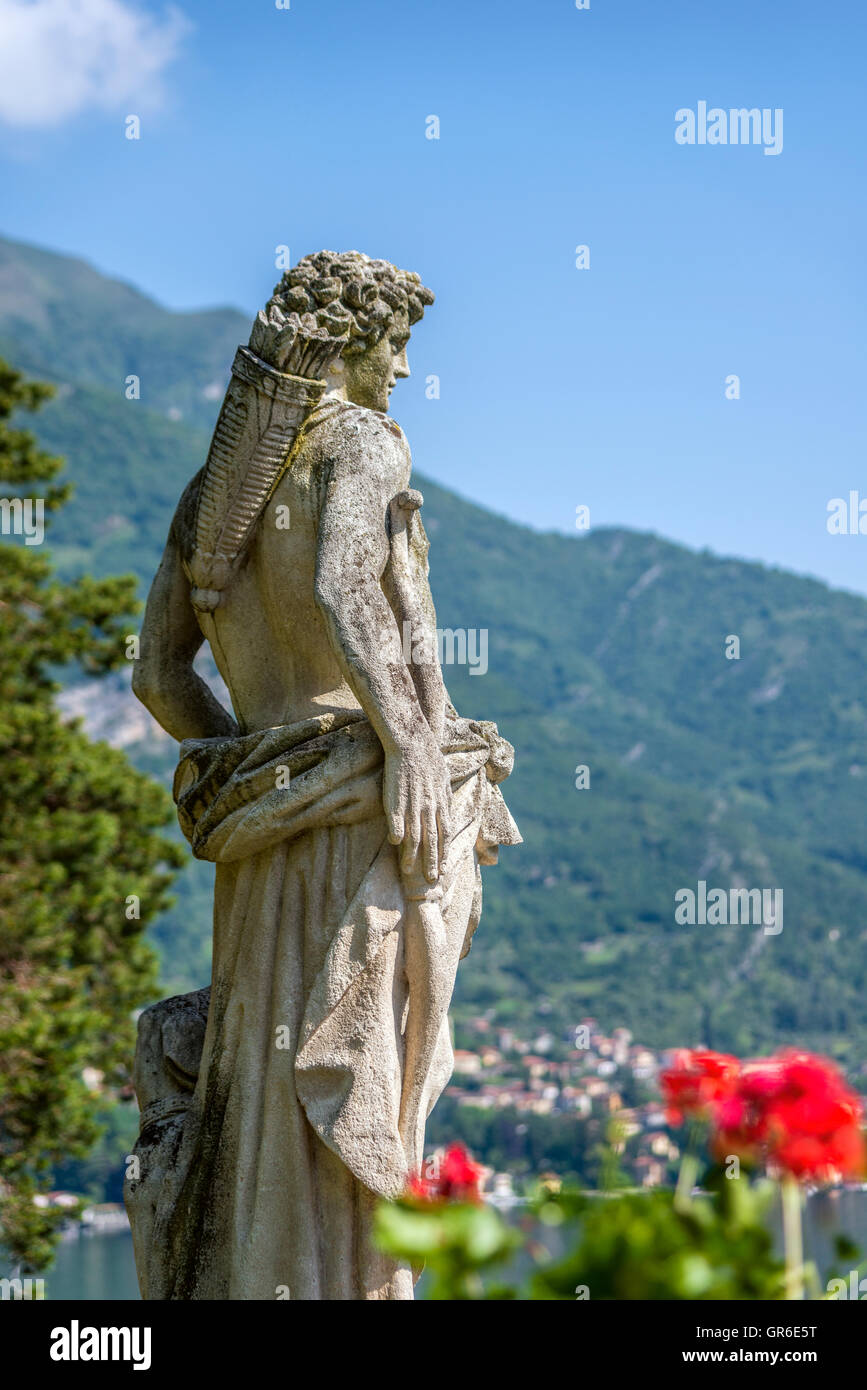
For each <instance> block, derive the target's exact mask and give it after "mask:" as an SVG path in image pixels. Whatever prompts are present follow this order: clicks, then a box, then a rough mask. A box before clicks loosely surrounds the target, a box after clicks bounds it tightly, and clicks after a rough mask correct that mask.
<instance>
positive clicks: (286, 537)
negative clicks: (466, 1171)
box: [125, 251, 520, 1299]
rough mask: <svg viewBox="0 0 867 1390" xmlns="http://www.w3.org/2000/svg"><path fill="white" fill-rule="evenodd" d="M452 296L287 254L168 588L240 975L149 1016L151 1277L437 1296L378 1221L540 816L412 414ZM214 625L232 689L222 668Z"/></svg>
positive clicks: (418, 1157) (145, 1202) (221, 911)
mask: <svg viewBox="0 0 867 1390" xmlns="http://www.w3.org/2000/svg"><path fill="white" fill-rule="evenodd" d="M432 302H433V295H432V294H431V292H430V291H429V290H427V289H426V288H425V287H424V286H423V285H422V284H421V282H420V280H419V277H418V276H417V275H415V274H412V273H410V272H408V271H402V270H398V269H397V268H396V267H394V266H392V265H390V264H389V263H388V262H386V261H381V260H371V259H370V258H369V257H367V256H363V255H361V254H359V253H358V252H355V251H351V252H347V253H345V254H335V253H332V252H330V251H322V252H320V253H319V254H317V255H313V256H307V257H305V258H304V259H303V260H302V261H300V262H299V264H298V265H297V266H296V267H295V268H294V269H293V270H291V271H290V272H288V273H287V274H285V275H284V276H283V279H282V280H281V282H280V283H279V285H278V286H277V288H276V289H275V291H274V295H273V297H272V298H271V300H270V302H269V304H268V306H267V309H266V310H265V311H264V312H260V313H259V315H258V316H257V319H256V322H255V323H254V326H253V331H252V334H251V337H250V343H249V346H248V347H241V348H239V349H238V352H237V355H236V358H235V363H234V366H233V369H232V379H231V382H230V385H229V388H228V390H227V393H226V398H225V401H224V403H223V407H222V410H221V413H220V417H219V420H218V423H217V426H216V430H215V432H214V438H213V441H212V444H211V449H210V452H209V455H208V460H207V463H206V465H205V467H204V468H203V469H202V470H201V472H199V473H198V474H197V475H196V477H195V478H193V480H192V482H191V483H190V484H189V486H188V487H187V489H186V491H185V492H184V494H183V496H182V497H181V500H180V503H179V505H178V508H177V511H176V513H175V517H174V520H173V522H172V526H171V530H170V533H169V538H168V544H167V546H166V550H165V554H164V556H163V560H162V563H161V565H160V569H159V572H158V573H157V576H156V578H155V580H154V583H153V587H152V589H151V593H150V597H149V599H148V604H147V611H146V614H145V618H144V624H143V629H142V634H141V657H140V660H139V661H138V663H137V666H136V671H135V677H134V681H133V688H134V690H135V692H136V694H137V695H138V697H139V699H141V700H142V701H143V702H144V704H145V705H147V707H148V709H149V710H150V711H151V713H152V714H153V715H154V717H155V718H156V719H157V720H158V721H159V722H160V724H161V725H162V726H163V728H164V729H166V730H167V731H168V732H169V733H170V734H172V735H173V736H174V737H175V738H176V739H178V740H179V741H180V743H181V747H180V761H179V765H178V769H177V773H176V776H175V785H174V795H175V800H176V802H177V806H178V815H179V818H180V823H181V826H182V828H183V830H184V833H185V834H186V836H187V838H188V839H189V841H190V844H191V846H192V850H193V853H194V854H195V855H196V856H197V857H199V858H202V859H207V860H210V861H212V862H213V863H214V864H215V865H216V879H215V890H214V955H213V971H212V978H211V987H210V991H208V990H199V991H197V992H195V993H193V994H190V995H186V996H181V997H178V998H174V999H170V1000H166V1001H164V1002H163V1003H161V1004H157V1005H154V1006H153V1007H151V1008H150V1009H147V1010H145V1012H144V1014H143V1015H142V1017H141V1020H140V1023H139V1041H138V1048H137V1054H136V1074H135V1084H136V1093H137V1095H138V1099H139V1104H140V1107H141V1111H142V1117H141V1118H142V1128H141V1133H140V1137H139V1141H138V1144H137V1147H136V1150H135V1158H136V1162H135V1163H134V1164H132V1165H131V1175H130V1177H129V1178H128V1181H127V1186H126V1194H125V1195H126V1203H127V1208H128V1211H129V1214H130V1220H131V1223H132V1228H133V1237H134V1242H135V1254H136V1263H137V1267H138V1274H139V1282H140V1285H141V1290H142V1295H143V1297H144V1298H146V1299H275V1298H292V1299H410V1298H412V1291H413V1276H412V1271H411V1270H410V1269H409V1268H408V1267H405V1266H402V1265H400V1264H399V1263H398V1262H396V1261H394V1260H393V1259H391V1258H390V1257H387V1256H385V1255H383V1254H382V1253H380V1252H379V1251H378V1250H377V1249H376V1248H375V1247H374V1245H373V1242H372V1240H371V1221H372V1216H373V1212H374V1208H375V1205H376V1202H377V1200H378V1199H379V1198H380V1197H382V1196H396V1195H398V1194H399V1193H400V1192H401V1191H402V1190H403V1189H404V1187H405V1184H406V1182H407V1178H408V1176H409V1174H410V1173H411V1172H414V1171H417V1170H418V1169H419V1167H420V1165H421V1162H422V1158H423V1139H424V1126H425V1122H426V1119H427V1116H428V1114H429V1113H430V1111H431V1109H432V1107H433V1105H434V1103H435V1101H436V1099H437V1097H438V1096H439V1094H440V1093H441V1091H442V1089H443V1087H444V1085H445V1084H446V1082H447V1081H448V1078H449V1076H450V1074H451V1069H452V1064H453V1055H452V1049H451V1043H450V1036H449V1029H448V1019H447V1010H448V1006H449V1002H450V999H451V995H452V990H453V988H454V981H455V975H456V971H457V965H458V960H459V959H460V958H461V957H462V956H463V955H465V954H466V952H467V951H468V949H469V946H470V940H471V937H472V935H473V932H474V930H475V928H476V925H477V923H478V921H479V916H480V912H481V874H480V872H479V865H480V864H491V863H495V862H496V857H497V850H498V846H499V845H500V844H515V843H518V842H519V841H520V835H519V834H518V831H517V828H516V826H515V824H514V822H513V820H512V818H511V816H510V815H509V812H508V810H507V808H506V805H505V803H504V801H503V799H502V796H501V794H500V791H499V787H498V783H499V782H501V781H502V780H503V779H504V778H505V777H507V776H508V774H509V771H510V769H511V764H512V758H513V752H512V749H511V747H510V745H509V744H508V743H506V742H505V740H504V739H502V738H500V736H499V735H498V733H497V730H496V727H495V726H494V725H493V724H490V723H481V722H476V721H474V720H468V719H462V718H459V717H458V715H457V713H456V712H455V710H454V708H453V706H452V705H451V702H450V701H449V699H448V695H447V693H446V690H445V686H444V684H443V678H442V672H441V669H440V664H439V660H438V644H437V634H436V615H435V612H434V607H433V602H432V599H431V594H430V589H429V585H428V578H427V575H428V565H427V551H428V543H427V539H426V536H425V533H424V528H423V526H422V522H421V515H420V507H421V503H422V498H421V496H420V494H419V493H418V492H416V491H414V490H413V489H411V488H410V486H409V484H410V453H409V448H408V446H407V442H406V439H405V438H404V435H403V433H402V431H401V430H400V428H399V427H398V426H397V425H396V424H395V423H394V422H393V421H392V420H391V419H390V418H389V416H388V406H389V396H390V394H391V391H392V388H393V387H394V385H395V383H396V381H397V380H398V379H400V378H401V377H406V376H409V368H408V366H407V358H406V349H407V343H408V341H409V336H410V329H411V327H412V326H413V324H415V323H416V322H418V320H420V319H421V317H422V314H423V312H424V308H425V306H427V305H429V304H431V303H432ZM407 638H408V639H409V640H408V641H407ZM205 640H207V642H208V643H209V644H210V647H211V651H212V653H213V657H214V660H215V662H216V665H217V667H218V669H219V671H220V674H221V676H222V677H223V680H224V681H225V683H226V686H227V688H228V690H229V692H230V695H231V701H232V708H233V712H234V714H233V715H230V714H228V713H227V712H226V710H225V709H224V708H223V707H222V705H221V704H220V703H219V701H218V700H217V699H216V697H215V696H214V694H213V693H212V691H211V690H210V689H209V687H208V686H207V685H206V683H205V682H204V681H203V680H202V679H201V677H200V676H199V675H198V674H197V672H196V671H195V670H194V668H193V659H194V657H195V656H196V653H197V652H198V650H199V648H200V647H201V646H202V644H203V641H205Z"/></svg>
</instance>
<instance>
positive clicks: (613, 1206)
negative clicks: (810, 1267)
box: [531, 1177, 784, 1301]
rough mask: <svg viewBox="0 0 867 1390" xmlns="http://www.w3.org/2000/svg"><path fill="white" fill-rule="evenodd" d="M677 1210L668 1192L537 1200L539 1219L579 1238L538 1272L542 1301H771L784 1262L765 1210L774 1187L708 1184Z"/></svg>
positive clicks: (744, 1182) (780, 1285)
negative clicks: (707, 1192) (705, 1193)
mask: <svg viewBox="0 0 867 1390" xmlns="http://www.w3.org/2000/svg"><path fill="white" fill-rule="evenodd" d="M712 1186H713V1191H712V1193H711V1195H709V1196H707V1197H698V1198H694V1199H692V1200H691V1201H689V1202H687V1203H685V1204H683V1205H682V1206H679V1205H678V1204H677V1202H676V1200H675V1197H674V1194H673V1193H672V1192H669V1191H663V1190H658V1191H654V1192H641V1193H624V1194H622V1195H605V1194H600V1195H596V1196H586V1195H583V1194H569V1193H566V1194H563V1195H556V1196H554V1195H552V1196H546V1197H545V1198H543V1200H542V1202H541V1204H540V1206H539V1208H538V1211H539V1216H540V1219H541V1220H542V1221H544V1222H547V1223H549V1224H552V1225H561V1224H562V1225H563V1227H564V1228H565V1230H570V1229H571V1230H572V1231H574V1232H575V1233H576V1235H577V1239H576V1241H575V1243H574V1245H573V1247H572V1248H571V1249H570V1251H569V1253H568V1254H567V1255H566V1256H565V1257H564V1258H563V1259H561V1260H559V1261H557V1262H555V1263H553V1264H550V1265H548V1266H546V1267H544V1268H542V1269H540V1270H539V1271H537V1273H536V1274H535V1275H534V1277H533V1280H532V1293H531V1297H533V1298H541V1299H560V1300H565V1299H570V1300H574V1299H575V1298H576V1297H578V1298H590V1299H640V1300H643V1301H646V1300H653V1299H702V1300H704V1299H756V1298H759V1299H776V1298H782V1297H783V1296H784V1281H783V1263H782V1261H781V1260H780V1259H778V1258H777V1256H776V1255H775V1254H774V1253H773V1245H772V1239H771V1236H770V1233H769V1231H768V1228H767V1220H766V1213H767V1210H768V1208H769V1206H770V1203H771V1201H772V1199H773V1184H771V1183H764V1184H757V1185H751V1184H750V1182H749V1179H748V1178H746V1177H740V1178H737V1179H731V1180H727V1179H725V1178H724V1177H722V1178H720V1179H719V1181H714V1182H713V1184H712Z"/></svg>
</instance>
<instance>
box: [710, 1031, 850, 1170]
mask: <svg viewBox="0 0 867 1390" xmlns="http://www.w3.org/2000/svg"><path fill="white" fill-rule="evenodd" d="M715 1119H716V1132H715V1134H714V1137H713V1148H714V1151H715V1152H716V1153H717V1154H718V1155H720V1156H722V1155H724V1154H731V1153H735V1154H739V1155H741V1157H747V1158H753V1159H755V1158H759V1157H764V1158H765V1159H766V1160H767V1161H769V1162H770V1163H772V1164H774V1165H776V1166H777V1167H778V1168H782V1169H784V1170H785V1171H786V1172H788V1173H791V1174H792V1175H793V1176H794V1177H796V1178H819V1179H826V1180H827V1179H833V1178H836V1177H857V1176H859V1175H860V1174H861V1173H862V1172H863V1170H864V1158H865V1153H864V1137H863V1134H862V1131H861V1125H862V1120H863V1111H862V1105H861V1100H860V1098H859V1097H858V1096H857V1095H856V1094H855V1092H854V1091H851V1090H850V1089H849V1088H848V1086H847V1085H846V1082H845V1080H844V1078H843V1076H842V1075H841V1074H840V1072H839V1071H838V1070H837V1068H836V1067H835V1066H834V1064H833V1062H829V1061H827V1060H826V1059H825V1058H823V1057H815V1056H813V1055H812V1054H810V1053H809V1052H781V1053H778V1054H777V1056H775V1057H768V1058H762V1059H761V1060H759V1061H756V1062H748V1063H747V1064H746V1065H745V1066H744V1068H743V1070H742V1071H741V1073H740V1076H739V1077H738V1080H737V1084H736V1086H735V1088H734V1091H733V1093H732V1094H731V1095H730V1096H728V1097H727V1098H725V1099H724V1100H723V1101H722V1102H721V1103H720V1104H719V1106H718V1107H717V1109H716V1113H715Z"/></svg>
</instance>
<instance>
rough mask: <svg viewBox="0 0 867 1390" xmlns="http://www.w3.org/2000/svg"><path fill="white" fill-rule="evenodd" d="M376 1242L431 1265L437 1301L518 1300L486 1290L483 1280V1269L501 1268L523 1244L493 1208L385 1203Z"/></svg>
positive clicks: (380, 1211)
mask: <svg viewBox="0 0 867 1390" xmlns="http://www.w3.org/2000/svg"><path fill="white" fill-rule="evenodd" d="M375 1239H376V1242H377V1244H378V1245H379V1247H380V1249H382V1250H385V1251H387V1252H388V1253H389V1254H392V1255H395V1256H397V1257H398V1259H402V1260H406V1261H407V1262H408V1263H409V1264H411V1265H415V1266H419V1265H421V1264H424V1265H425V1267H426V1270H427V1273H428V1276H429V1279H430V1287H429V1292H428V1297H429V1298H431V1299H478V1298H512V1297H514V1296H515V1295H514V1292H513V1291H512V1290H510V1289H508V1288H506V1287H505V1286H502V1287H500V1286H495V1287H493V1288H491V1287H490V1286H488V1287H487V1288H486V1286H485V1284H484V1283H483V1281H482V1279H481V1272H482V1271H483V1270H484V1271H489V1270H491V1269H492V1268H493V1267H494V1266H498V1265H501V1264H502V1263H503V1262H504V1261H505V1260H506V1259H507V1258H508V1256H509V1255H510V1254H511V1253H512V1252H513V1251H514V1250H515V1249H516V1248H517V1247H518V1246H519V1245H520V1243H521V1240H520V1236H519V1235H518V1234H517V1232H515V1231H511V1230H509V1228H508V1227H507V1226H506V1225H505V1224H504V1222H503V1221H502V1220H501V1218H500V1217H499V1216H498V1215H497V1213H496V1212H495V1211H494V1210H493V1208H491V1207H488V1206H483V1205H480V1204H478V1203H475V1202H442V1203H436V1202H434V1203H423V1202H414V1201H411V1200H401V1201H398V1202H382V1203H380V1205H379V1207H378V1209H377V1214H376V1227H375Z"/></svg>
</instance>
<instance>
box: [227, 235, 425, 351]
mask: <svg viewBox="0 0 867 1390" xmlns="http://www.w3.org/2000/svg"><path fill="white" fill-rule="evenodd" d="M433 302H434V296H433V293H432V292H431V291H430V290H429V289H427V288H426V286H424V285H423V284H422V283H421V280H420V278H419V276H418V275H416V274H415V272H414V271H412V270H399V269H398V267H397V266H394V265H392V264H391V263H390V261H375V260H372V259H371V257H370V256H365V255H363V254H362V252H360V251H340V252H335V251H317V252H316V253H315V255H312V256H305V257H304V258H303V259H302V260H300V261H299V262H298V264H297V265H296V266H293V267H292V269H291V270H289V271H287V272H286V274H285V275H284V276H283V278H282V280H281V281H280V283H279V285H276V286H275V288H274V293H273V294H272V296H271V298H270V299H269V301H268V303H267V305H266V307H265V310H264V313H261V314H260V315H259V316H258V324H259V331H258V334H257V338H258V339H259V342H258V350H259V352H260V354H261V355H263V356H265V357H266V360H271V361H273V360H274V353H275V351H276V353H277V355H278V356H284V354H283V353H281V352H280V347H281V342H282V343H287V344H288V342H289V340H291V341H292V342H293V343H294V344H295V350H294V351H293V353H292V356H293V359H294V361H293V364H292V365H293V369H294V370H295V371H298V360H299V359H298V348H299V347H300V346H301V344H300V342H297V341H296V337H303V338H304V339H305V340H306V342H307V343H308V344H309V345H310V347H311V348H313V349H314V350H315V357H316V359H317V360H316V361H315V362H313V361H305V362H304V367H305V371H304V372H299V374H300V375H305V374H308V373H309V374H311V375H312V374H314V370H313V369H314V368H315V374H317V375H318V374H319V372H320V371H321V370H322V367H323V365H324V363H325V362H327V360H328V359H329V358H333V357H335V356H337V355H338V354H339V355H340V356H343V357H355V356H358V355H359V354H360V353H363V352H366V351H367V350H368V349H369V348H372V347H375V345H376V344H377V343H378V342H379V341H380V339H381V338H382V337H383V336H384V334H386V333H387V332H388V330H389V328H390V326H391V324H392V322H393V320H394V316H395V314H396V313H399V312H400V311H401V310H405V311H406V314H407V316H408V318H409V323H410V326H411V325H412V324H414V323H418V321H419V319H420V318H421V317H422V315H423V314H424V311H425V308H426V307H427V305H429V304H433ZM289 324H292V325H295V327H296V332H295V333H293V332H292V331H291V330H290V332H289V333H288V334H287V331H286V330H287V328H288V325H289ZM269 330H270V332H269ZM251 346H256V345H254V344H253V342H252V340H251ZM285 369H286V368H285V367H284V370H285Z"/></svg>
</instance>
